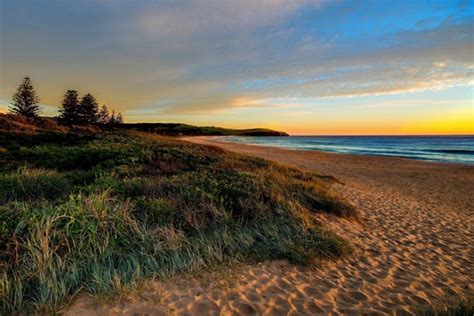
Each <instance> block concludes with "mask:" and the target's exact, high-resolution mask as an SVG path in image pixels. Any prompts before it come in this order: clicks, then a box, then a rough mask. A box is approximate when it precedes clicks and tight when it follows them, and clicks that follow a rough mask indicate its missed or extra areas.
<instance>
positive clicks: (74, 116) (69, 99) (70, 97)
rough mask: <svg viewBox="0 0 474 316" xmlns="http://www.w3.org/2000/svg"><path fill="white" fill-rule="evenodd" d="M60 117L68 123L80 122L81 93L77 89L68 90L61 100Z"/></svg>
mask: <svg viewBox="0 0 474 316" xmlns="http://www.w3.org/2000/svg"><path fill="white" fill-rule="evenodd" d="M59 112H60V113H61V114H60V116H59V119H60V120H61V121H62V122H64V123H67V124H74V123H80V122H81V117H80V109H79V94H78V93H77V91H76V90H67V91H66V93H65V94H64V97H63V101H62V102H61V109H59Z"/></svg>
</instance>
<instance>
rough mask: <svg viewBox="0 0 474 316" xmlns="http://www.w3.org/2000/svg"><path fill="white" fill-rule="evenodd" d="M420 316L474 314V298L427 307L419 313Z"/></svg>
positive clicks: (464, 315)
mask: <svg viewBox="0 0 474 316" xmlns="http://www.w3.org/2000/svg"><path fill="white" fill-rule="evenodd" d="M417 315H420V316H472V315H474V299H473V298H467V299H463V300H458V301H455V302H452V303H450V304H446V305H439V306H433V307H430V308H427V309H425V310H422V311H420V312H418V313H417Z"/></svg>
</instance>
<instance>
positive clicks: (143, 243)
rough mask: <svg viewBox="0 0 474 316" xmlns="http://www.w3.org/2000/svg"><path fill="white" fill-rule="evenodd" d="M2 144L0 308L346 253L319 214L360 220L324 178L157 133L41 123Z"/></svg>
mask: <svg viewBox="0 0 474 316" xmlns="http://www.w3.org/2000/svg"><path fill="white" fill-rule="evenodd" d="M17 123H18V124H20V125H21V124H23V125H24V126H27V125H28V122H23V121H21V122H17ZM15 126H16V125H15ZM0 149H1V150H0V271H1V272H0V273H1V275H0V311H1V312H0V313H2V314H10V313H15V312H18V311H22V312H25V311H28V310H29V311H34V312H48V311H54V310H57V309H58V308H61V307H62V306H64V305H65V304H68V303H69V302H70V300H71V299H72V298H73V297H74V296H75V295H76V294H77V293H78V292H79V291H88V292H90V293H103V292H109V293H110V292H111V293H114V292H117V291H120V290H121V289H123V288H124V287H125V286H128V285H133V284H134V282H136V281H137V280H139V279H142V278H144V277H168V276H170V275H173V274H175V273H179V272H189V271H193V270H196V269H202V268H209V267H213V266H216V265H218V264H222V263H228V262H232V261H261V260H267V259H287V260H289V261H290V262H294V263H298V264H309V263H312V262H313V261H314V260H320V259H322V258H331V257H338V256H341V255H342V254H343V253H344V250H345V249H346V244H345V243H344V241H343V240H341V239H340V238H339V237H337V236H335V235H334V234H332V233H330V232H328V231H327V230H325V229H324V228H323V227H321V226H320V225H319V224H318V222H317V221H316V218H315V216H314V215H315V213H317V212H326V213H332V214H335V215H337V216H345V217H355V216H356V214H355V211H354V209H353V207H352V206H351V205H349V204H348V203H346V202H345V201H343V200H341V199H340V198H339V197H337V196H336V195H334V194H333V193H332V192H331V191H330V185H331V179H327V177H319V176H317V175H314V174H309V173H303V172H300V171H298V170H294V169H288V168H285V167H282V166H279V165H276V164H273V163H270V162H268V161H266V160H262V159H257V158H251V157H247V156H240V155H236V154H230V153H227V152H224V151H222V150H220V149H218V148H215V147H209V146H199V145H192V144H189V143H185V142H181V141H179V140H177V139H172V138H165V137H160V136H156V135H153V134H148V133H142V132H136V131H124V130H114V131H99V130H97V129H95V130H94V129H90V130H85V131H84V130H75V129H73V128H67V129H63V128H62V127H54V128H53V129H47V128H40V127H38V126H32V127H31V128H29V129H28V128H25V129H23V130H20V131H17V130H14V129H10V130H9V131H7V130H4V131H3V132H2V131H0Z"/></svg>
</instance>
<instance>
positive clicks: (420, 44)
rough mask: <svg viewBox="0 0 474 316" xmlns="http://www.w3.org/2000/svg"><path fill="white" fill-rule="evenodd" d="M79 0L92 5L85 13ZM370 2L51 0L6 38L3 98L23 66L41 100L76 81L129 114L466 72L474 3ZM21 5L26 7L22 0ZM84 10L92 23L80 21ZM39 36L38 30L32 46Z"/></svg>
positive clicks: (394, 88) (376, 90)
mask: <svg viewBox="0 0 474 316" xmlns="http://www.w3.org/2000/svg"><path fill="white" fill-rule="evenodd" d="M12 3H14V2H12ZM58 3H60V2H58ZM93 3H95V5H92V4H93ZM84 5H86V8H87V9H88V10H89V11H90V10H91V9H94V10H96V11H97V12H94V13H88V12H89V11H88V12H86V11H87V10H85V9H82V6H84ZM417 5H418V4H417ZM441 5H442V4H441ZM96 7H98V8H99V9H97V8H96ZM377 7H378V6H377V5H371V4H370V3H369V2H356V3H351V2H344V1H335V2H334V1H309V0H303V1H284V0H263V1H254V0H239V1H237V0H232V1H231V0H227V1H224V0H221V1H217V0H213V1H205V2H203V1H197V0H191V1H159V2H157V1H146V0H136V1H128V0H121V1H111V0H107V1H105V0H87V1H86V0H83V1H81V5H80V6H79V5H77V7H74V8H75V9H76V10H75V11H74V12H73V13H74V14H73V13H68V14H69V15H66V14H65V11H64V8H63V6H60V5H57V3H56V2H53V3H52V4H51V5H50V6H48V11H47V12H48V14H49V16H50V18H51V19H49V20H48V21H47V23H44V26H42V28H41V29H40V31H41V33H39V34H37V33H35V28H27V29H25V30H22V32H21V35H22V36H13V35H9V36H5V37H4V38H2V40H4V41H3V42H4V44H5V45H3V47H2V49H3V51H2V53H5V54H3V56H4V57H2V58H1V59H0V63H1V65H2V68H3V69H4V71H2V72H4V77H3V78H5V79H3V78H2V83H1V85H0V86H3V87H5V90H3V91H2V92H1V93H0V97H3V98H8V97H10V95H11V93H12V92H13V91H14V89H15V88H16V85H17V84H18V82H19V79H21V76H23V75H26V74H29V75H31V77H32V78H33V80H35V81H34V83H35V87H36V80H37V81H38V92H39V94H40V96H41V98H42V102H45V103H48V104H58V103H59V99H60V98H61V96H62V94H63V92H64V90H65V89H67V88H76V89H78V90H79V91H80V93H86V92H92V93H93V94H94V95H96V96H97V98H98V99H99V100H100V101H101V102H103V103H107V104H108V105H109V106H112V107H115V108H116V109H118V110H121V111H124V110H126V111H127V112H125V115H127V113H130V115H138V114H139V113H147V114H150V115H176V114H180V115H181V114H188V115H204V114H209V115H212V114H214V113H219V112H225V111H228V110H235V109H239V108H240V109H246V108H255V107H258V108H268V109H275V108H278V107H279V106H282V104H278V103H272V102H268V100H272V99H273V100H275V99H278V98H295V100H298V99H304V98H331V97H353V96H364V95H379V94H394V93H403V92H414V91H422V90H430V89H443V88H446V87H451V86H456V85H466V84H471V83H472V81H473V70H472V67H473V64H474V61H473V57H472V56H473V33H472V14H471V15H470V13H469V12H468V13H464V12H466V10H465V9H464V10H460V9H459V8H454V9H452V10H451V11H449V12H448V11H447V9H445V8H444V7H443V8H441V9H437V10H441V13H440V12H439V11H436V12H435V13H433V12H432V13H429V14H428V13H427V12H428V10H427V9H426V8H418V7H417V6H416V5H414V6H413V7H411V6H403V5H402V7H403V8H402V10H403V12H400V13H399V12H397V11H396V10H387V9H386V8H382V9H380V7H379V8H378V9H377ZM382 7H384V6H382ZM23 9H24V10H25V12H24V14H27V13H28V12H27V10H28V6H27V5H25V6H24V7H23ZM23 9H22V10H23ZM82 10H84V11H82ZM371 10H372V11H374V10H376V11H374V12H372V11H371ZM377 10H378V11H377ZM410 10H412V11H410ZM442 10H445V11H446V12H443V11H442ZM453 10H454V11H453ZM468 11H469V10H468ZM10 12H11V13H12V14H11V16H9V17H7V18H8V19H9V20H8V21H7V22H4V23H5V24H4V28H5V29H8V31H9V34H16V33H17V32H19V31H18V29H21V26H18V24H19V21H21V19H17V17H16V16H15V14H14V13H15V10H10ZM71 12H72V11H71ZM365 12H369V13H367V14H366V13H365ZM66 13H67V12H66ZM99 13H100V14H99ZM63 15H66V16H67V17H68V18H69V19H68V20H67V22H68V23H64V20H65V18H64V17H63V19H62V20H60V22H61V23H62V24H61V25H54V23H55V21H56V19H54V17H56V16H63ZM31 16H32V18H31V19H32V20H34V21H32V22H31V23H33V24H32V25H36V24H38V25H43V24H41V23H39V22H41V21H42V19H40V18H39V17H38V15H33V14H32V15H31ZM89 16H92V17H91V18H90V19H88V18H89ZM76 20H77V21H76ZM86 20H87V21H91V22H90V25H87V27H85V28H81V27H79V25H82V24H83V22H84V21H86ZM391 20H394V21H395V22H394V23H393V25H391V24H390V22H389V21H391ZM2 23H3V22H2ZM76 24H77V25H76ZM48 25H49V26H50V27H51V32H49V33H48V32H46V31H45V30H46V26H48ZM63 25H66V26H67V27H68V28H71V29H72V28H74V32H73V33H72V35H71V34H69V33H67V32H64V34H63V33H61V30H62V29H61V26H63ZM83 30H84V31H83ZM82 32H83V33H82ZM49 34H52V35H54V36H49ZM34 37H39V38H42V39H43V41H42V42H40V43H38V45H36V46H35V50H31V49H27V48H28V47H29V46H28V45H27V44H29V42H28V39H31V38H34ZM71 39H73V41H72V40H71ZM35 43H36V42H35ZM64 43H68V44H70V45H64ZM64 46H67V47H64ZM71 47H73V48H74V49H72V48H71ZM36 48H38V49H36ZM7 78H8V80H7ZM262 100H265V101H262ZM295 102H296V101H295ZM295 105H296V103H295Z"/></svg>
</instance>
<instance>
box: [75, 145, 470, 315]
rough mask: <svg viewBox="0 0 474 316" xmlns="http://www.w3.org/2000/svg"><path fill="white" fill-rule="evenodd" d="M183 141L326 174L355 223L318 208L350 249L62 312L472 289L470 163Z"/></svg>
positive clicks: (313, 302) (384, 303)
mask: <svg viewBox="0 0 474 316" xmlns="http://www.w3.org/2000/svg"><path fill="white" fill-rule="evenodd" d="M185 140H187V141H191V142H195V143H200V144H207V145H215V146H219V147H222V148H224V149H226V150H229V151H234V152H238V153H244V154H249V155H254V156H258V157H262V158H267V159H271V160H274V161H277V162H278V163H281V164H286V165H289V166H293V167H297V168H301V169H305V170H309V171H313V172H316V173H319V174H324V175H332V176H335V177H336V178H338V179H339V180H340V181H341V182H342V184H337V185H335V190H336V191H338V192H339V193H340V194H341V195H343V196H344V197H345V198H346V199H348V200H349V201H350V202H351V203H353V204H354V205H355V206H356V208H357V209H358V211H359V213H360V218H361V221H360V223H357V222H354V221H347V220H342V219H337V218H334V217H329V216H322V217H321V220H322V221H324V222H325V224H326V225H327V226H328V227H330V228H331V229H333V230H334V231H336V232H337V233H338V234H340V235H341V236H343V237H345V238H346V239H348V240H349V241H350V242H351V244H352V245H353V247H354V253H353V254H352V255H350V256H348V257H347V258H344V259H342V260H339V261H337V262H331V263H326V264H324V265H323V266H320V267H316V268H308V267H299V266H292V265H290V264H288V263H286V262H280V261H274V262H264V263H262V264H259V265H245V264H242V265H236V266H232V267H224V268H221V269H219V270H217V271H212V272H203V273H201V274H199V275H186V276H178V277H176V278H174V279H172V280H168V281H166V282H162V281H149V282H147V284H146V285H145V286H144V289H143V290H142V291H140V294H139V295H130V296H129V297H126V298H122V299H121V300H118V299H117V300H115V301H113V302H111V303H108V304H95V300H94V299H91V298H88V297H87V298H81V299H79V300H77V301H76V303H75V304H74V305H73V306H72V307H71V308H69V309H68V310H67V313H66V314H68V315H119V314H126V315H137V314H138V315H144V314H148V315H161V314H172V315H175V314H178V315H184V314H186V315H219V314H220V315H252V314H258V315H261V314H264V315H287V314H290V315H314V314H321V315H350V314H353V315H360V314H376V315H378V314H389V315H392V314H403V313H410V312H413V311H415V310H416V309H418V308H423V307H425V306H427V305H429V304H433V303H435V304H436V303H444V302H446V301H449V300H450V299H451V298H459V297H463V296H472V295H473V294H474V286H473V284H474V225H473V224H474V166H463V165H454V164H452V165H451V164H441V163H430V162H422V161H415V160H409V159H401V158H389V157H369V156H358V155H344V154H333V153H322V152H316V151H291V150H285V149H278V148H270V147H260V146H253V145H244V144H233V143H222V142H218V141H217V140H216V139H215V138H212V137H193V138H186V139H185Z"/></svg>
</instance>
